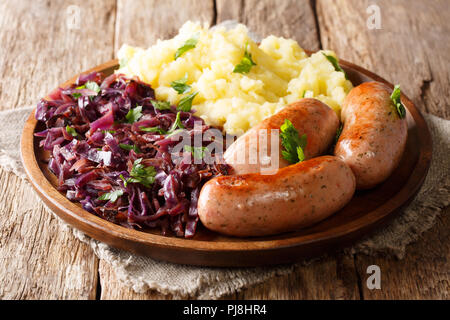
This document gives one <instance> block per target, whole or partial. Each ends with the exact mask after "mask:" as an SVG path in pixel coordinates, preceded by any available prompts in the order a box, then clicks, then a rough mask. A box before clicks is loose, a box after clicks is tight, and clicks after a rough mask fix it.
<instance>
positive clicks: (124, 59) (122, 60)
mask: <svg viewBox="0 0 450 320" xmlns="http://www.w3.org/2000/svg"><path fill="white" fill-rule="evenodd" d="M127 64H128V59H127V58H122V59H120V60H119V65H120V67H119V68H120V69H122V68H123V67H125V66H126V65H127Z"/></svg>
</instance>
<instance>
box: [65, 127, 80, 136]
mask: <svg viewBox="0 0 450 320" xmlns="http://www.w3.org/2000/svg"><path fill="white" fill-rule="evenodd" d="M66 131H67V133H68V134H70V135H71V136H72V137H77V136H78V133H77V131H76V130H75V129H74V128H72V127H70V126H69V125H67V126H66Z"/></svg>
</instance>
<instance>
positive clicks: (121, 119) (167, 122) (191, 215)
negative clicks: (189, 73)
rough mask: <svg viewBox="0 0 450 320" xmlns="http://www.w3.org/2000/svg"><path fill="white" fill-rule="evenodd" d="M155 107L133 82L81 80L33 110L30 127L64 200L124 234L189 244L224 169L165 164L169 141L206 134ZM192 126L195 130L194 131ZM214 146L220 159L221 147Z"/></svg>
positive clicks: (187, 162) (185, 156) (187, 155)
mask: <svg viewBox="0 0 450 320" xmlns="http://www.w3.org/2000/svg"><path fill="white" fill-rule="evenodd" d="M155 101H156V100H155V94H154V91H153V89H152V88H151V87H150V86H149V85H147V84H145V83H143V82H141V81H139V79H137V78H132V79H129V78H126V77H124V76H123V75H119V74H113V75H111V76H108V77H106V78H104V77H103V76H102V75H101V74H100V73H96V72H94V73H90V74H84V75H81V76H80V77H79V78H78V80H77V82H76V83H75V84H73V85H71V86H70V87H67V88H58V89H56V90H54V91H53V92H52V93H51V94H50V95H49V97H48V98H47V99H42V100H41V101H40V102H39V103H38V105H37V109H36V119H37V120H39V121H42V122H44V123H45V125H46V129H45V130H44V131H42V132H38V133H36V134H35V136H36V137H41V138H43V139H42V140H41V141H40V146H41V147H42V148H44V149H45V150H48V151H49V152H50V154H51V156H50V159H49V162H48V167H49V169H50V170H51V171H52V172H53V173H54V174H55V175H56V176H57V177H58V184H59V190H60V191H61V192H65V193H66V197H67V198H68V199H69V200H71V201H75V202H80V203H81V204H82V206H83V208H84V209H86V210H87V211H89V212H91V213H93V214H96V215H98V216H100V217H102V218H104V219H107V220H109V221H111V222H114V223H117V224H120V225H123V226H126V227H131V228H137V229H146V228H159V229H160V230H161V232H162V234H164V235H170V234H175V235H176V236H179V237H186V238H189V237H192V236H193V235H194V234H195V230H196V226H197V223H198V214H197V200H198V196H199V193H200V189H201V187H202V185H203V184H204V183H205V182H206V181H207V180H209V179H211V178H212V177H215V176H217V175H223V174H227V173H228V170H229V167H228V166H227V165H226V164H224V163H223V162H221V161H216V162H214V163H213V164H207V163H206V161H204V160H201V163H198V164H196V163H194V162H193V161H192V153H191V152H187V151H184V152H183V151H182V152H181V153H180V154H179V157H172V151H173V150H174V147H175V146H176V145H177V144H178V143H179V141H177V140H176V139H174V135H176V134H177V133H178V134H179V133H180V132H182V133H183V134H185V135H188V136H190V137H194V136H195V135H196V134H202V133H204V132H205V131H206V130H208V129H209V128H210V127H209V126H207V125H205V123H204V122H203V120H202V119H201V118H199V117H196V116H194V114H193V111H190V112H182V111H178V110H177V109H176V107H175V106H171V107H170V109H167V110H159V109H156V108H155V107H154V106H153V105H157V104H156V103H155ZM152 102H153V103H152ZM177 115H178V117H179V119H177ZM177 121H179V122H177ZM194 122H200V123H201V125H200V127H198V126H196V127H195V130H194ZM180 124H181V125H180ZM182 127H184V128H183V129H182V130H180V129H179V128H182ZM175 129H176V130H175ZM174 133H175V134H174ZM191 140H192V141H193V139H191ZM192 143H193V142H192ZM202 143H204V144H205V147H206V146H208V145H207V144H206V142H202ZM208 143H209V144H211V142H208ZM214 143H216V144H218V145H219V146H221V150H222V151H223V145H224V141H223V140H222V141H218V140H217V139H216V140H214ZM216 150H217V149H216ZM212 156H215V155H214V154H212ZM217 158H220V157H217Z"/></svg>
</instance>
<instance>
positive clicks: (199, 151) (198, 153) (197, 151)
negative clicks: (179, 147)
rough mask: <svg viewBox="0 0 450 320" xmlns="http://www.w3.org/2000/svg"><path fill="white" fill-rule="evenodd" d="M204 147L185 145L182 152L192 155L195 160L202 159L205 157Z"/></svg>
mask: <svg viewBox="0 0 450 320" xmlns="http://www.w3.org/2000/svg"><path fill="white" fill-rule="evenodd" d="M205 150H206V147H192V146H188V145H185V146H184V151H187V152H190V153H192V155H193V156H194V158H195V159H203V157H204V156H205Z"/></svg>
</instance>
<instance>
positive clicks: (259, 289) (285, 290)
mask: <svg viewBox="0 0 450 320" xmlns="http://www.w3.org/2000/svg"><path fill="white" fill-rule="evenodd" d="M224 298H225V299H245V300H267V299H275V300H278V299H295V300H311V299H333V300H335V299H336V300H358V299H359V298H360V297H359V291H358V279H357V273H356V270H355V265H354V261H353V258H352V257H349V256H343V255H339V254H336V255H333V256H330V257H326V258H322V259H320V260H318V261H316V262H314V263H312V264H310V265H308V266H301V267H298V268H297V269H296V270H295V271H294V272H293V273H291V274H289V275H287V276H283V277H276V278H273V279H271V280H269V281H267V282H264V283H262V284H259V285H256V286H254V287H252V288H249V289H247V290H243V291H242V292H239V293H237V294H234V295H231V296H228V297H224Z"/></svg>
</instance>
